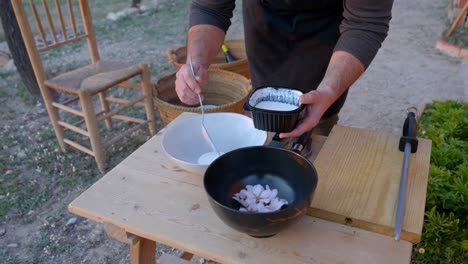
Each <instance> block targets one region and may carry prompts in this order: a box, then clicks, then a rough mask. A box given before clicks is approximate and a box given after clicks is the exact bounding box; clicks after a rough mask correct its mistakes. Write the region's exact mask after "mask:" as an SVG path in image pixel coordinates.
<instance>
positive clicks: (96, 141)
mask: <svg viewBox="0 0 468 264" xmlns="http://www.w3.org/2000/svg"><path fill="white" fill-rule="evenodd" d="M80 102H81V108H82V111H83V114H84V119H85V123H86V128H87V130H88V134H89V140H90V142H91V149H92V151H93V153H94V158H95V159H96V163H97V165H98V168H99V170H100V171H101V172H102V173H104V172H105V171H106V156H105V154H104V150H103V149H102V144H101V135H100V133H99V127H98V122H97V118H96V113H95V112H94V106H93V101H92V97H91V95H90V94H88V93H80Z"/></svg>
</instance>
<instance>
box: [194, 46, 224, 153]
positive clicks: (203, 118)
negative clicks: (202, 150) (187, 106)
mask: <svg viewBox="0 0 468 264" xmlns="http://www.w3.org/2000/svg"><path fill="white" fill-rule="evenodd" d="M189 61H190V70H192V75H193V78H195V72H194V71H193V64H192V55H190V58H189ZM195 81H196V80H195ZM198 101H199V102H200V108H201V112H202V122H201V126H202V132H203V136H204V137H205V139H207V140H208V143H210V146H211V148H212V149H213V150H214V151H215V152H216V154H218V156H220V152H219V151H218V149H217V148H216V146H215V145H214V143H213V140H211V137H210V134H208V130H207V129H206V127H205V111H204V110H203V103H202V99H201V96H200V94H198Z"/></svg>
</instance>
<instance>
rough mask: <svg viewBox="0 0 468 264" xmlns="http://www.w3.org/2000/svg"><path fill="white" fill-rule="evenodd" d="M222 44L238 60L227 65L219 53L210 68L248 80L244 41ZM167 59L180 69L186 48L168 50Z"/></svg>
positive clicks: (228, 41) (185, 56) (237, 40)
mask: <svg viewBox="0 0 468 264" xmlns="http://www.w3.org/2000/svg"><path fill="white" fill-rule="evenodd" d="M224 43H225V44H226V45H227V46H228V47H229V50H230V51H231V53H232V55H234V57H236V58H238V60H237V61H235V62H231V63H227V62H226V59H225V58H224V54H223V52H222V51H220V52H219V53H218V55H217V56H216V58H215V59H214V61H213V63H212V64H211V65H210V68H216V69H222V70H226V71H231V72H235V73H238V74H240V75H242V76H245V77H246V78H248V79H250V72H249V64H248V63H247V55H246V53H245V44H244V41H243V40H240V39H230V40H226V41H225V42H224ZM167 58H168V59H169V61H170V62H171V63H172V64H174V66H176V67H177V69H180V67H182V65H183V64H185V62H186V58H187V47H186V46H184V47H181V48H178V49H176V50H173V49H170V50H168V51H167Z"/></svg>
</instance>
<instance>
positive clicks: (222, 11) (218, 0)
mask: <svg viewBox="0 0 468 264" xmlns="http://www.w3.org/2000/svg"><path fill="white" fill-rule="evenodd" d="M235 2H236V1H235V0H193V1H192V5H191V7H190V27H192V26H195V25H200V24H208V25H213V26H216V27H218V28H220V29H222V30H224V32H226V31H227V30H228V28H229V26H230V25H231V18H232V14H233V13H232V11H233V10H234V7H235V5H236V3H235Z"/></svg>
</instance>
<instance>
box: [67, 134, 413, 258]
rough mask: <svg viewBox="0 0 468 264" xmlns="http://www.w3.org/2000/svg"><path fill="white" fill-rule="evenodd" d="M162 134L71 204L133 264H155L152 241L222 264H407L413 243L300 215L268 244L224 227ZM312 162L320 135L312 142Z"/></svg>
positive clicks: (195, 178) (198, 181)
mask: <svg viewBox="0 0 468 264" xmlns="http://www.w3.org/2000/svg"><path fill="white" fill-rule="evenodd" d="M163 133H164V129H163V130H162V131H160V132H159V133H158V134H157V135H156V136H154V137H153V138H151V139H150V140H149V141H148V142H146V143H145V144H144V145H142V146H141V147H140V148H139V149H138V150H136V151H135V152H134V153H132V154H131V155H130V156H129V157H128V158H126V159H125V160H123V161H122V162H121V163H120V164H119V165H117V166H116V167H115V168H114V169H113V170H111V171H110V172H109V173H107V174H106V175H105V176H103V177H102V178H101V179H100V180H99V181H98V182H96V183H95V184H94V185H93V186H91V187H90V188H89V189H88V190H86V191H85V192H83V193H82V194H81V195H80V196H79V197H78V198H76V199H75V200H74V201H73V202H72V203H71V204H70V205H69V210H70V211H71V212H72V213H75V214H77V215H80V216H83V217H86V218H89V219H92V220H94V221H98V222H102V223H104V224H105V227H106V231H108V233H111V235H112V236H113V237H115V238H117V239H119V240H121V241H126V242H128V243H129V244H130V258H131V262H132V263H154V261H155V245H156V242H158V243H163V244H166V245H169V246H171V247H175V248H178V249H182V250H184V251H187V252H191V253H193V254H195V255H198V256H200V257H203V258H205V259H211V260H214V261H217V262H221V263H259V264H261V263H409V262H410V258H411V250H412V244H411V243H410V242H407V241H399V242H397V241H394V240H393V238H392V237H388V236H384V235H380V234H376V233H372V232H369V231H365V230H362V229H358V228H353V227H349V226H346V225H341V224H337V223H333V222H329V221H325V220H322V219H318V218H315V217H311V216H304V217H303V218H301V220H300V221H299V222H298V223H297V224H295V225H293V226H291V227H290V228H288V229H287V230H285V231H283V232H281V233H279V234H277V235H276V236H273V237H270V238H261V239H258V238H252V237H250V236H248V235H245V234H243V233H239V232H237V231H235V230H233V229H231V228H230V227H228V226H227V225H225V224H224V223H223V222H222V221H221V220H220V219H219V218H218V217H217V216H216V215H215V213H214V211H213V210H212V209H211V207H210V205H209V203H208V199H207V196H206V194H205V191H204V188H203V184H202V180H203V177H202V176H200V175H194V174H190V173H187V172H185V171H183V170H181V169H180V168H178V167H177V166H174V165H173V164H172V163H170V161H169V160H168V159H167V158H166V157H165V156H164V155H163V153H162V149H161V145H160V143H161V135H162V134H163ZM313 139H314V142H315V144H314V145H313V152H314V155H313V156H312V158H314V157H316V154H317V153H318V151H319V149H320V147H321V145H322V144H323V142H324V138H323V137H317V136H315V137H314V138H313Z"/></svg>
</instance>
